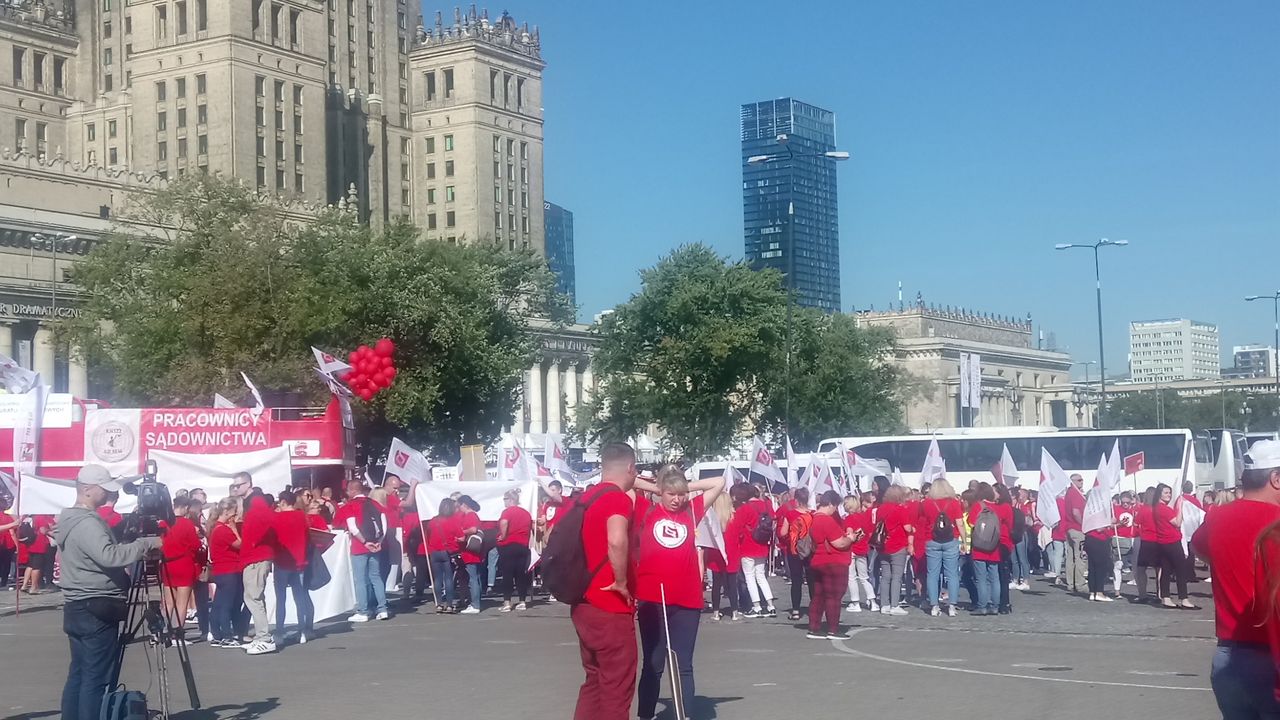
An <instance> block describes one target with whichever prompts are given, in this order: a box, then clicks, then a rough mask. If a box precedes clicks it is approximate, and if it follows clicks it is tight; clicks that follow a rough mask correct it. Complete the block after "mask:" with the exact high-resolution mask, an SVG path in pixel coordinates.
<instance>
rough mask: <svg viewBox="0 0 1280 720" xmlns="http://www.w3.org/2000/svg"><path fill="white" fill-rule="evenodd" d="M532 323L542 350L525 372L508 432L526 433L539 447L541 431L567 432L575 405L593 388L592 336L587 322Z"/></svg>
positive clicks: (588, 396)
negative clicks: (565, 323) (519, 396)
mask: <svg viewBox="0 0 1280 720" xmlns="http://www.w3.org/2000/svg"><path fill="white" fill-rule="evenodd" d="M532 325H533V329H534V334H535V336H536V337H537V338H538V341H539V342H540V343H541V350H540V351H539V353H538V357H537V359H536V361H535V363H534V364H533V365H532V366H531V367H530V368H529V369H528V370H526V371H525V372H524V377H523V383H524V386H523V387H524V392H523V397H522V400H521V403H520V405H518V406H517V407H516V411H515V416H514V418H513V421H512V425H511V432H513V433H515V434H517V435H525V436H529V437H528V440H530V441H532V445H531V447H541V446H542V436H543V434H545V433H565V434H567V433H569V432H570V431H571V430H572V429H573V428H574V426H575V424H576V418H577V411H578V406H579V405H581V404H583V403H585V402H587V401H588V400H589V399H590V398H591V395H592V393H593V392H594V391H595V389H596V381H595V374H594V373H593V371H592V368H591V355H592V352H593V351H594V349H595V338H594V337H593V336H592V335H591V334H590V326H587V325H578V324H575V325H569V326H566V327H563V328H556V327H554V326H552V325H550V324H549V323H546V322H544V321H540V320H534V321H532Z"/></svg>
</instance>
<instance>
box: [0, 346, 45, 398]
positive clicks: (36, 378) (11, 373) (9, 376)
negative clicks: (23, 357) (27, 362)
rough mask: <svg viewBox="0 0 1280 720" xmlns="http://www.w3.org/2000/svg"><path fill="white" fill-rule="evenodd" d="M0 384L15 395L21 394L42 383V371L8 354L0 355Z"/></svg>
mask: <svg viewBox="0 0 1280 720" xmlns="http://www.w3.org/2000/svg"><path fill="white" fill-rule="evenodd" d="M0 384H3V385H4V389H5V390H8V391H9V392H10V393H12V394H14V395H21V394H22V393H24V392H26V391H28V390H30V389H31V388H33V387H35V386H36V385H39V384H40V373H37V372H32V371H31V370H28V369H26V368H24V367H22V366H21V365H19V364H18V363H17V362H16V361H15V360H14V359H13V358H11V357H9V356H8V355H0Z"/></svg>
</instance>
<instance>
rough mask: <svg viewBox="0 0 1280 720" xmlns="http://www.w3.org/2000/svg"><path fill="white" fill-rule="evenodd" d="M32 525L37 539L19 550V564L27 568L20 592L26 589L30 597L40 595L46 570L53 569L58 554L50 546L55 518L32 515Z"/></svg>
mask: <svg viewBox="0 0 1280 720" xmlns="http://www.w3.org/2000/svg"><path fill="white" fill-rule="evenodd" d="M30 523H31V529H32V531H33V532H34V533H35V537H34V538H33V539H32V541H31V542H29V543H20V547H19V548H18V562H19V563H20V564H25V565H26V568H27V569H26V571H24V572H23V574H22V585H21V587H20V588H19V590H21V589H23V588H25V589H26V591H27V594H28V595H39V594H40V586H41V584H43V583H44V580H45V578H44V575H45V570H46V569H52V568H53V554H54V553H55V552H56V551H55V550H54V548H53V546H52V545H50V544H49V531H50V528H52V527H53V516H52V515H32V516H31V518H30ZM23 551H25V552H23Z"/></svg>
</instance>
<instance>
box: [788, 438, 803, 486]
mask: <svg viewBox="0 0 1280 720" xmlns="http://www.w3.org/2000/svg"><path fill="white" fill-rule="evenodd" d="M799 476H800V468H798V467H796V451H795V448H793V447H791V436H790V435H788V436H787V487H789V488H793V489H794V488H795V487H796V486H797V483H799V482H800V480H799Z"/></svg>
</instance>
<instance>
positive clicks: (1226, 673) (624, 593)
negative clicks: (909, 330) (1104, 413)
mask: <svg viewBox="0 0 1280 720" xmlns="http://www.w3.org/2000/svg"><path fill="white" fill-rule="evenodd" d="M601 465H602V466H601V475H600V478H599V482H598V483H596V484H593V485H589V486H587V487H586V488H585V489H581V488H577V489H578V490H580V492H578V493H577V494H575V495H569V494H567V493H566V492H565V488H564V485H563V484H562V483H561V482H560V481H559V480H551V481H549V482H545V483H543V484H542V486H541V489H540V490H539V491H538V492H539V498H538V502H537V503H536V508H537V511H536V513H531V512H529V511H528V510H526V509H525V508H526V507H529V506H530V505H529V504H527V503H525V502H522V498H521V497H520V490H519V489H511V490H508V491H506V493H505V494H504V496H503V506H504V507H503V509H502V511H501V514H500V516H499V517H498V518H497V519H496V520H492V519H490V520H481V519H480V517H479V515H478V514H477V513H478V512H479V511H480V504H479V503H478V502H477V501H476V500H475V499H473V498H472V497H470V496H469V495H466V494H464V493H459V492H455V493H452V494H451V495H450V496H449V497H445V498H444V499H442V500H440V501H439V504H438V506H435V507H431V508H419V507H417V506H416V503H417V500H416V498H417V494H416V493H415V492H414V488H413V487H412V486H406V484H405V483H403V482H402V481H401V479H400V478H399V477H398V476H396V475H394V474H388V475H387V476H386V478H385V479H384V481H383V483H382V484H381V486H379V487H376V488H371V487H369V485H368V484H366V483H363V482H351V483H349V484H348V485H347V486H346V487H345V488H344V491H343V492H339V493H336V494H335V493H334V492H332V491H331V490H330V489H323V490H321V489H311V488H289V489H286V490H284V491H282V492H280V493H278V495H276V496H274V497H273V496H272V495H270V494H268V493H265V492H263V491H262V490H261V489H260V488H256V487H254V483H253V478H252V477H251V476H249V475H248V474H247V473H241V474H240V475H237V476H236V477H235V478H234V479H233V480H232V482H231V484H230V485H229V487H228V491H227V494H226V497H225V498H224V499H222V500H220V501H217V502H212V503H211V502H208V501H207V495H206V493H205V492H204V491H202V490H193V491H190V492H183V493H179V494H178V496H176V497H175V498H173V510H174V517H175V519H174V521H173V522H172V524H171V525H170V526H169V527H167V528H166V531H165V533H164V535H163V540H162V542H161V549H160V557H161V558H162V561H161V562H159V563H158V564H157V567H158V578H159V581H160V582H161V583H162V586H163V589H164V592H163V593H162V595H163V599H164V608H165V611H166V612H167V613H168V614H169V617H170V622H171V625H172V627H174V628H176V630H175V631H174V632H175V633H178V634H181V635H182V636H183V637H184V638H185V640H186V641H187V642H190V643H205V644H207V645H208V646H210V647H214V648H230V649H241V650H242V651H243V652H245V653H246V654H248V655H262V654H268V653H274V652H279V651H282V650H283V649H285V648H286V647H289V646H292V645H302V644H305V643H306V642H307V641H308V639H311V638H314V637H315V633H316V632H317V628H316V625H315V622H316V618H315V610H314V608H313V606H312V600H311V597H310V591H312V590H316V589H317V588H319V587H323V586H324V585H325V584H326V583H329V582H333V578H332V577H330V574H329V572H328V569H327V568H326V567H325V563H324V561H323V559H322V558H321V554H322V553H323V552H324V551H325V550H326V549H327V548H328V547H329V546H330V545H331V544H332V542H333V537H334V534H333V532H334V531H343V532H345V533H347V534H348V535H349V536H350V546H349V553H350V560H351V577H352V581H351V582H352V583H353V586H354V587H353V588H352V590H353V591H354V597H355V612H354V613H353V614H350V615H349V616H347V617H346V618H345V620H346V621H348V622H351V623H364V622H368V621H370V620H386V619H388V618H389V617H390V616H391V613H392V612H393V610H394V609H395V608H393V606H392V604H391V602H390V601H389V599H388V592H387V590H388V588H392V589H395V588H399V589H400V591H401V592H400V595H399V600H398V601H399V602H400V603H403V604H404V606H405V607H412V606H417V605H421V604H424V603H426V602H427V599H428V596H429V597H430V600H431V604H432V606H433V610H434V612H435V613H439V614H454V613H458V614H478V613H481V612H491V611H496V612H500V613H520V612H522V611H524V610H526V609H527V608H528V607H529V604H530V603H532V602H533V601H534V598H535V595H534V594H535V592H538V597H539V598H544V597H545V600H544V601H545V602H557V598H558V600H559V601H561V602H565V603H567V604H568V605H569V610H570V616H571V618H572V624H573V627H574V628H575V630H576V633H577V637H578V640H579V644H580V649H581V658H582V664H583V668H584V672H585V677H586V679H585V683H584V684H583V686H582V688H581V691H580V695H579V697H578V700H577V706H576V711H575V718H578V719H579V720H586V719H588V718H590V719H592V720H610V719H612V718H626V717H630V716H631V715H630V713H631V707H632V704H633V701H636V702H638V710H639V716H640V717H642V718H651V717H653V716H654V715H655V714H656V703H657V700H658V696H659V693H660V686H661V678H662V676H663V673H664V672H672V669H671V668H674V671H675V672H676V673H678V675H679V685H678V686H679V687H680V688H681V693H682V695H683V698H681V704H680V705H678V706H677V707H682V708H687V707H688V703H689V702H691V701H692V699H693V697H694V693H695V679H694V675H693V655H694V649H695V644H696V640H697V634H698V627H699V624H700V623H701V622H703V621H704V620H705V621H709V622H715V623H738V622H749V621H754V620H758V619H762V618H774V617H777V616H778V615H779V614H780V613H782V612H785V614H786V617H787V619H788V620H790V621H792V622H793V623H797V624H800V625H801V626H802V627H803V628H804V634H805V635H806V637H807V638H811V639H817V640H832V639H836V640H847V639H849V637H850V636H849V635H848V634H846V633H845V632H844V631H843V627H844V626H843V625H842V620H843V619H845V618H847V617H848V615H851V614H857V613H864V612H871V613H882V614H885V615H893V616H900V615H907V614H908V613H911V612H921V613H927V614H928V615H930V616H932V617H935V618H949V617H955V616H956V615H957V614H958V613H959V612H962V611H964V612H967V613H969V614H971V615H975V616H999V615H1007V614H1010V613H1013V612H1015V611H1016V609H1017V597H1018V593H1019V592H1021V591H1026V590H1029V589H1030V585H1029V581H1030V580H1031V579H1032V578H1033V577H1035V576H1040V577H1042V578H1044V579H1045V580H1047V581H1051V583H1052V585H1053V586H1055V587H1057V588H1059V589H1060V590H1061V591H1062V592H1065V593H1070V594H1072V595H1076V596H1078V597H1079V598H1080V599H1081V600H1082V601H1089V602H1095V603H1100V604H1105V603H1110V602H1113V601H1115V600H1117V599H1122V598H1127V600H1128V601H1129V602H1131V603H1141V604H1150V605H1152V606H1154V607H1159V608H1167V609H1174V610H1176V609H1184V608H1185V609H1195V607H1196V606H1195V605H1194V604H1193V603H1192V602H1191V600H1190V598H1189V597H1188V593H1187V585H1188V583H1189V582H1192V581H1194V580H1195V578H1196V574H1197V572H1201V573H1205V574H1211V582H1212V588H1213V594H1214V602H1215V613H1216V623H1217V634H1218V638H1219V644H1218V651H1217V654H1216V656H1215V657H1214V659H1213V676H1212V678H1213V685H1214V689H1215V692H1216V693H1217V697H1218V701H1219V705H1220V707H1221V708H1222V711H1223V715H1224V717H1226V718H1253V717H1258V718H1263V717H1276V715H1274V714H1267V710H1268V709H1270V712H1272V713H1274V712H1275V708H1276V707H1277V706H1276V705H1275V703H1276V702H1277V700H1276V695H1275V694H1274V693H1275V692H1276V691H1277V689H1278V687H1277V683H1276V677H1277V673H1276V668H1277V666H1278V663H1280V605H1278V601H1280V564H1277V563H1280V524H1278V523H1280V442H1272V441H1263V442H1260V443H1258V444H1256V445H1255V446H1254V448H1252V449H1251V452H1250V454H1249V455H1248V456H1247V457H1246V470H1245V472H1244V477H1243V478H1242V480H1241V481H1240V483H1239V485H1238V487H1236V488H1234V489H1230V490H1218V491H1206V492H1204V493H1203V494H1201V495H1199V496H1197V495H1195V494H1194V493H1193V490H1194V488H1192V487H1189V486H1188V487H1183V488H1179V489H1178V490H1181V492H1176V491H1175V490H1174V489H1173V488H1170V487H1168V486H1167V485H1159V486H1156V487H1154V488H1150V489H1148V490H1146V491H1144V492H1142V493H1138V494H1135V493H1133V492H1130V491H1120V492H1116V493H1114V495H1113V496H1111V497H1110V498H1109V499H1108V503H1107V506H1106V508H1105V512H1106V514H1107V515H1108V520H1107V521H1106V522H1105V524H1102V525H1099V524H1098V523H1097V522H1090V521H1089V520H1088V519H1087V516H1088V514H1089V513H1090V512H1091V511H1090V510H1089V509H1088V507H1087V506H1088V503H1089V501H1088V500H1087V499H1086V497H1087V496H1088V495H1089V493H1090V490H1089V489H1088V488H1085V487H1084V480H1083V478H1082V477H1081V476H1080V475H1078V474H1077V475H1071V476H1070V477H1069V478H1068V479H1067V482H1066V487H1065V488H1064V489H1062V490H1061V492H1057V491H1054V490H1052V489H1051V488H1052V487H1053V485H1052V484H1048V485H1047V484H1046V483H1044V482H1041V483H1040V485H1039V488H1040V489H1039V490H1038V491H1037V490H1029V489H1026V488H1021V487H1017V486H1016V484H1015V485H1014V486H1012V487H1011V486H1009V485H1006V484H1005V483H1004V482H1002V481H1000V480H999V479H996V478H993V479H996V482H982V481H974V482H970V483H969V484H968V486H967V487H965V488H963V489H957V488H954V487H953V486H952V485H951V483H950V482H949V481H948V480H947V479H946V478H945V477H934V478H933V479H932V480H931V481H927V482H924V483H922V484H921V486H920V487H919V488H910V487H905V486H903V485H902V484H896V483H895V482H894V481H893V480H891V479H890V478H889V477H886V476H877V477H874V478H872V479H871V482H870V488H871V489H870V490H868V491H865V492H859V491H858V490H857V484H856V483H851V484H845V485H843V489H844V490H845V492H840V491H838V490H837V488H840V487H841V483H840V482H839V481H838V479H836V480H834V481H828V482H827V483H826V484H825V485H822V484H816V483H813V482H808V483H803V482H802V483H798V484H797V486H795V487H790V486H789V485H788V483H785V482H784V483H776V482H774V483H771V482H770V480H769V479H768V478H763V479H762V478H759V477H757V474H756V473H752V474H751V475H750V477H749V478H744V477H742V476H741V474H740V473H737V472H736V471H733V470H732V468H726V471H725V473H724V475H723V476H722V477H715V478H693V479H690V478H689V477H687V474H686V471H685V470H684V469H682V468H680V467H678V466H676V465H666V466H661V467H658V468H656V469H654V470H653V471H652V472H644V473H641V472H639V471H638V470H637V467H636V460H635V454H634V451H633V450H632V449H631V448H630V447H629V446H627V445H623V444H613V445H607V446H605V447H604V448H602V449H601ZM406 491H407V492H406ZM1045 492H1053V493H1054V496H1053V497H1042V494H1043V493H1045ZM335 496H336V497H335ZM339 498H340V499H339ZM1188 505H1189V506H1194V507H1195V508H1197V509H1198V510H1199V511H1200V512H1199V513H1195V514H1191V515H1190V516H1192V517H1196V518H1198V520H1197V522H1196V523H1194V524H1195V525H1196V528H1195V530H1194V532H1190V531H1189V528H1187V527H1184V519H1185V518H1187V517H1188V516H1189V513H1188V512H1184V506H1188ZM7 510H8V508H7V506H6V505H0V584H3V585H6V586H7V585H9V584H10V583H13V584H15V585H16V591H17V592H19V593H24V594H39V593H41V592H46V591H49V590H57V586H56V582H57V572H56V571H57V557H58V548H57V546H56V542H55V541H54V538H56V537H57V530H58V523H57V520H56V519H55V518H53V517H52V516H36V517H14V516H12V515H10V514H9V513H8V512H7ZM97 512H98V514H99V515H100V516H101V518H102V519H103V520H104V521H105V523H106V525H107V526H109V527H112V528H115V527H117V526H118V525H119V524H120V521H121V516H120V515H119V514H118V513H116V512H115V510H114V508H113V503H112V502H111V500H110V499H109V500H108V501H107V503H106V504H105V505H103V506H102V507H100V508H98V510H97ZM1046 514H1047V515H1049V516H1050V517H1048V518H1046V517H1045V515H1046ZM1094 514H1095V515H1096V511H1095V512H1094ZM534 553H537V554H538V555H540V556H541V562H539V561H537V558H536V557H535V555H534ZM1197 560H1198V561H1199V562H1200V563H1203V566H1202V567H1200V568H1198V567H1197ZM393 573H394V577H393V576H392V575H393ZM771 577H777V578H778V579H779V581H778V582H775V583H771V581H770V578H771ZM783 580H785V585H786V588H787V593H786V596H785V597H779V596H776V595H775V585H776V586H778V587H781V586H782V585H783V584H784V583H783V582H782V581H783ZM268 582H269V584H270V586H268ZM1126 587H1132V592H1128V593H1126V592H1123V591H1124V590H1125V588H1126ZM535 588H538V589H539V590H535ZM428 590H430V593H428ZM545 590H549V591H550V593H551V594H552V595H554V596H555V597H547V596H544V595H542V591H545ZM268 594H271V595H272V596H273V599H274V602H273V603H272V604H273V605H274V611H275V612H274V617H272V616H270V615H269V613H268ZM393 595H394V593H393ZM288 618H292V619H293V622H292V623H289V622H287V619H288ZM938 622H946V621H945V620H939V621H938ZM290 624H292V627H289V625H290ZM668 665H670V667H668ZM637 680H638V684H637Z"/></svg>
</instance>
